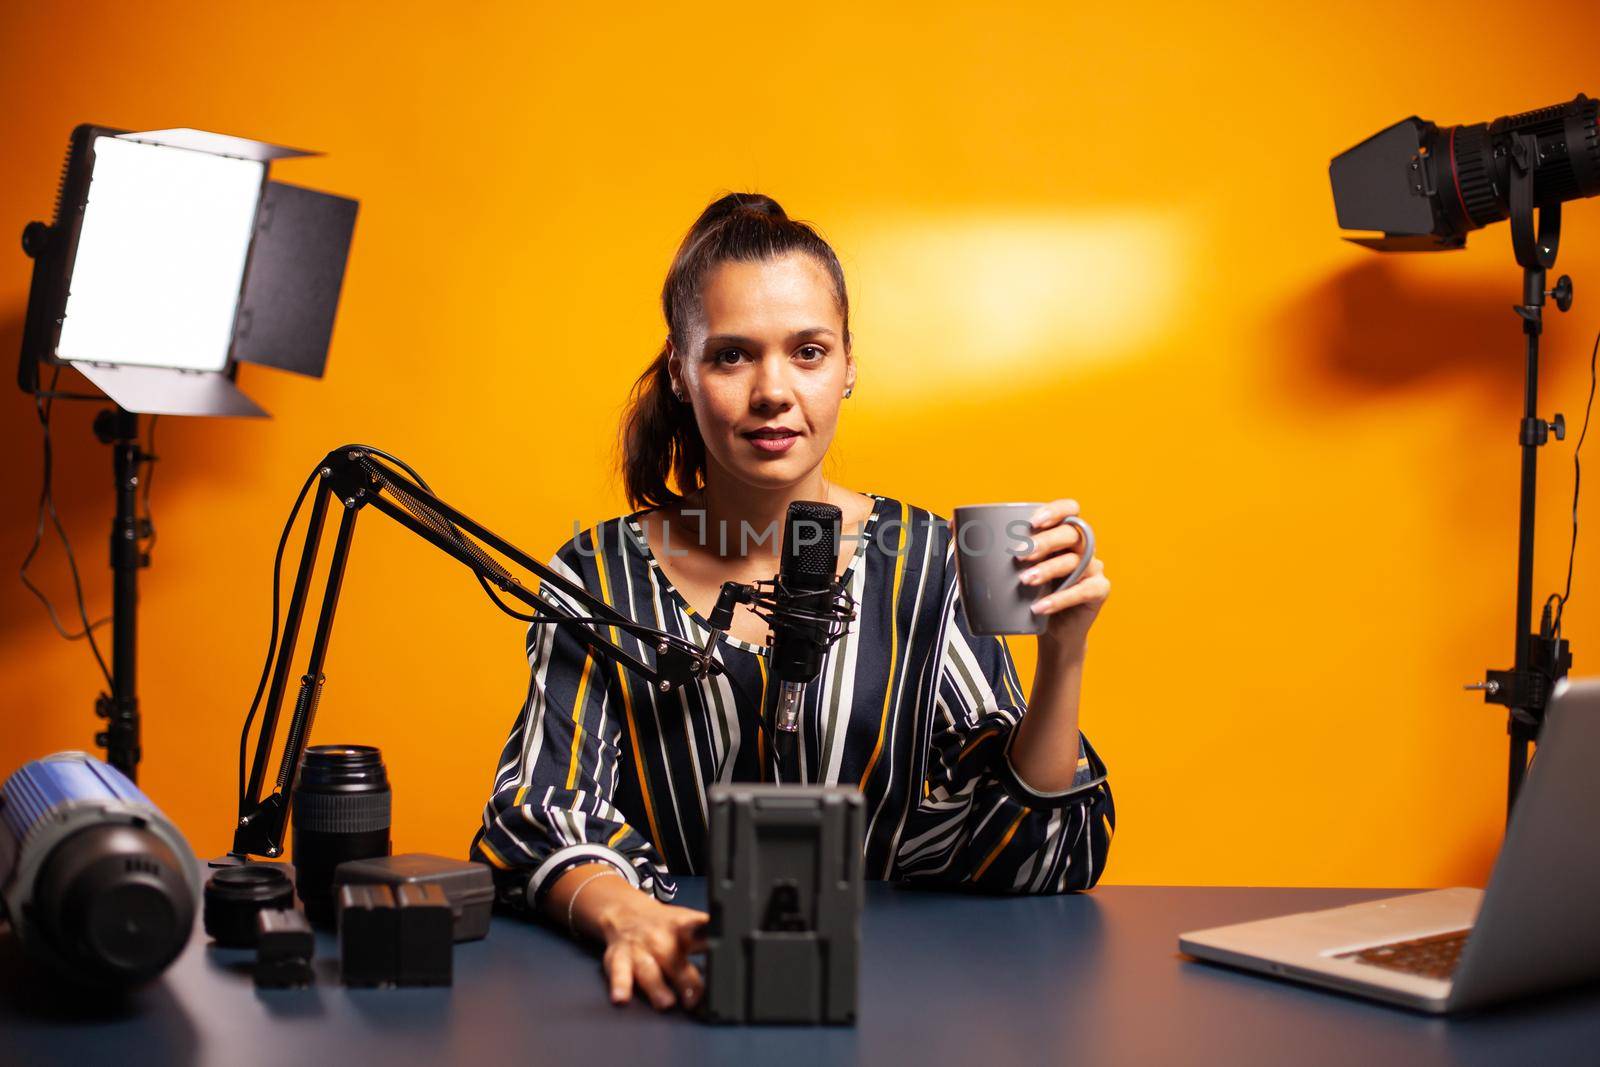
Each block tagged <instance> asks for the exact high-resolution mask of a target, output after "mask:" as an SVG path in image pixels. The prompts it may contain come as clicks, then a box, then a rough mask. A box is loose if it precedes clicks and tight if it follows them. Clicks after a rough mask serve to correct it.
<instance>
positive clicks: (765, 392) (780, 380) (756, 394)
mask: <svg viewBox="0 0 1600 1067" xmlns="http://www.w3.org/2000/svg"><path fill="white" fill-rule="evenodd" d="M750 402H751V404H752V405H754V406H756V407H787V406H788V405H789V404H791V403H793V402H794V389H793V387H792V385H791V383H790V381H789V361H788V360H786V359H783V358H781V357H778V358H768V359H763V360H762V361H761V363H760V364H759V365H758V366H757V367H756V375H755V381H754V382H753V383H752V384H751V386H750Z"/></svg>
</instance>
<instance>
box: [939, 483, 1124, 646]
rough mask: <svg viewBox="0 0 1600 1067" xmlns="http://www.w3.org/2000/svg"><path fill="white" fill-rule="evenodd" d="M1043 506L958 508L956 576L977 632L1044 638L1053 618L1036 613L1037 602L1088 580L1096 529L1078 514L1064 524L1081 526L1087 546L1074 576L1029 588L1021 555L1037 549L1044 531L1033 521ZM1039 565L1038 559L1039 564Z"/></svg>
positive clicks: (1082, 547) (1083, 546)
mask: <svg viewBox="0 0 1600 1067" xmlns="http://www.w3.org/2000/svg"><path fill="white" fill-rule="evenodd" d="M1042 507H1044V504H1043V503H1038V504H972V505H969V506H967V507H959V508H956V511H955V528H956V535H955V536H956V575H957V578H958V580H959V581H960V583H961V607H962V609H963V610H964V611H965V612H966V613H967V628H968V629H969V630H971V631H972V632H973V633H974V634H983V635H988V636H997V635H1000V634H1042V633H1044V632H1045V628H1046V627H1048V626H1049V625H1050V617H1049V616H1048V615H1035V614H1034V613H1033V602H1034V601H1035V600H1038V599H1039V598H1040V597H1042V596H1048V595H1049V594H1051V593H1054V592H1056V591H1057V590H1059V589H1065V588H1066V587H1067V586H1069V585H1071V584H1072V583H1073V582H1076V581H1077V580H1078V579H1079V578H1082V577H1083V575H1084V572H1085V571H1087V570H1088V569H1089V564H1090V563H1091V562H1092V561H1093V560H1094V530H1093V529H1091V528H1090V526H1089V524H1088V523H1086V522H1084V521H1083V520H1082V519H1080V518H1078V517H1077V516H1076V515H1071V516H1068V517H1067V518H1065V519H1062V520H1061V521H1062V522H1063V523H1066V524H1070V525H1072V526H1075V527H1077V529H1078V533H1079V534H1081V535H1082V538H1083V540H1082V543H1081V544H1079V545H1077V546H1076V547H1075V548H1074V549H1073V551H1075V552H1077V553H1078V554H1079V555H1080V556H1081V557H1082V558H1081V559H1080V560H1079V562H1078V566H1077V567H1076V568H1074V569H1073V571H1072V573H1071V574H1069V575H1067V576H1066V577H1065V578H1062V579H1061V580H1059V581H1057V582H1055V583H1045V584H1043V585H1023V584H1022V572H1023V571H1024V570H1026V569H1027V568H1026V567H1023V566H1020V565H1018V563H1017V557H1018V556H1020V555H1023V554H1025V553H1027V552H1030V551H1032V549H1033V548H1034V547H1035V539H1036V538H1037V536H1038V534H1040V533H1043V532H1044V531H1043V530H1037V531H1036V530H1034V529H1033V523H1032V521H1031V517H1032V515H1033V513H1034V512H1036V511H1038V510H1039V509H1040V508H1042ZM1035 562H1037V561H1035Z"/></svg>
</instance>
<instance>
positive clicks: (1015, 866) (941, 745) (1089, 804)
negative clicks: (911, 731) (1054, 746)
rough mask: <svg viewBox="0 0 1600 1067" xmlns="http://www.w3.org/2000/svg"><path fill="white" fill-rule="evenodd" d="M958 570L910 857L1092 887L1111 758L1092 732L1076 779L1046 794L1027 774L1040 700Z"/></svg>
mask: <svg viewBox="0 0 1600 1067" xmlns="http://www.w3.org/2000/svg"><path fill="white" fill-rule="evenodd" d="M949 574H950V577H949V578H947V581H946V585H945V593H946V598H945V603H946V612H945V616H944V627H943V645H942V648H941V651H940V654H939V671H938V685H937V694H936V696H935V699H934V705H933V709H932V718H933V722H932V729H931V731H930V744H929V750H928V752H927V759H926V764H927V771H926V774H925V775H924V781H923V783H922V799H921V801H920V803H919V804H918V806H917V808H916V809H915V817H914V818H913V820H911V825H910V827H909V828H908V832H906V833H904V834H903V835H902V837H901V847H900V852H899V855H898V857H897V860H898V866H899V868H900V870H901V872H902V874H903V876H904V877H906V878H908V879H910V878H915V879H922V880H933V881H938V882H944V883H952V884H964V885H972V886H976V887H979V888H983V889H988V890H994V891H997V892H1006V893H1057V892H1064V891H1069V890H1082V889H1088V888H1090V887H1091V886H1093V885H1094V884H1095V883H1096V882H1097V881H1098V880H1099V878H1100V874H1101V872H1102V871H1103V870H1104V869H1105V863H1106V854H1107V852H1108V851H1109V849H1110V845H1111V837H1112V832H1113V830H1114V829H1115V826H1116V811H1115V808H1114V806H1113V804H1112V798H1111V788H1110V786H1109V785H1108V784H1107V781H1106V767H1105V764H1104V763H1103V762H1102V761H1101V759H1100V757H1099V755H1098V754H1097V753H1096V752H1095V750H1094V747H1093V746H1092V745H1091V744H1090V743H1089V739H1088V738H1087V737H1085V736H1084V735H1083V734H1082V732H1081V731H1080V733H1079V735H1078V766H1077V772H1076V775H1075V777H1074V780H1073V782H1072V784H1071V785H1070V786H1069V787H1068V788H1066V789H1064V790H1061V791H1060V792H1055V793H1042V792H1039V791H1037V790H1035V789H1033V788H1031V787H1030V786H1029V785H1028V784H1027V783H1026V782H1024V781H1023V780H1022V779H1021V778H1020V777H1019V776H1018V774H1017V772H1016V768H1015V766H1014V765H1013V763H1012V761H1011V746H1012V744H1013V742H1014V741H1015V739H1016V733H1017V726H1018V724H1019V723H1021V721H1022V717H1023V716H1024V715H1025V714H1027V710H1028V709H1027V702H1026V700H1025V699H1024V697H1023V694H1022V685H1021V682H1020V680H1019V679H1018V677H1017V669H1016V664H1015V663H1014V662H1013V661H1012V659H1011V652H1010V649H1009V648H1008V647H1007V645H1006V643H1005V639H1004V638H1002V637H993V636H979V635H975V634H973V633H972V631H971V630H970V629H969V627H968V625H967V621H966V613H965V612H964V611H963V610H962V609H961V605H960V600H959V591H958V590H957V589H956V588H955V583H954V577H953V575H954V566H953V564H952V565H951V566H950V567H949Z"/></svg>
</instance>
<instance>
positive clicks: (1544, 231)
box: [1466, 135, 1572, 821]
mask: <svg viewBox="0 0 1600 1067" xmlns="http://www.w3.org/2000/svg"><path fill="white" fill-rule="evenodd" d="M1538 151H1539V142H1538V139H1537V138H1536V137H1534V136H1532V135H1524V136H1520V137H1517V138H1516V139H1515V140H1514V141H1513V142H1512V150H1511V167H1510V186H1511V188H1510V207H1511V245H1512V249H1513V251H1514V252H1515V253H1516V257H1517V263H1518V264H1519V265H1521V267H1522V303H1521V304H1518V305H1514V306H1513V310H1515V311H1516V313H1517V315H1518V316H1520V317H1521V319H1522V333H1523V335H1524V337H1525V338H1526V341H1527V357H1526V368H1527V369H1526V375H1525V380H1524V385H1523V402H1522V421H1521V423H1520V425H1519V430H1518V441H1519V443H1520V445H1521V447H1522V487H1521V503H1520V508H1519V512H1518V523H1517V600H1516V644H1515V645H1514V646H1513V647H1514V649H1515V656H1514V664H1513V666H1512V668H1511V670H1509V671H1495V670H1491V671H1489V672H1488V673H1487V675H1486V676H1485V680H1484V681H1482V682H1477V683H1474V684H1472V685H1468V686H1467V687H1466V688H1467V689H1479V690H1482V691H1483V698H1484V700H1485V701H1487V702H1488V703H1491V704H1501V705H1504V706H1505V707H1506V708H1508V709H1509V712H1510V714H1509V717H1508V720H1507V723H1506V732H1507V733H1508V734H1509V735H1510V737H1511V741H1510V748H1511V751H1510V763H1509V771H1508V774H1507V780H1506V819H1507V821H1509V820H1510V818H1511V810H1512V808H1513V807H1514V806H1515V805H1516V802H1517V793H1518V792H1519V791H1520V790H1521V788H1522V780H1523V778H1524V777H1525V776H1526V774H1527V770H1528V746H1529V744H1530V743H1536V742H1537V741H1538V739H1539V728H1540V726H1542V725H1543V723H1544V711H1545V705H1546V704H1547V702H1548V701H1549V698H1550V693H1551V690H1552V689H1553V688H1554V687H1555V683H1556V682H1557V681H1558V680H1559V679H1561V678H1563V677H1565V676H1566V673H1567V671H1568V669H1569V668H1570V667H1571V666H1572V653H1571V650H1570V648H1569V647H1568V644H1567V642H1566V641H1565V640H1564V639H1562V638H1561V637H1560V636H1559V634H1557V633H1556V632H1554V630H1553V628H1552V624H1551V619H1550V612H1549V610H1548V607H1547V608H1546V610H1545V612H1544V614H1543V618H1542V619H1541V622H1540V626H1539V631H1538V632H1537V633H1535V632H1533V539H1534V531H1535V523H1534V507H1535V503H1536V494H1535V488H1536V486H1537V482H1538V471H1539V449H1540V447H1541V446H1543V445H1544V444H1545V443H1546V442H1547V441H1548V440H1549V437H1550V434H1551V432H1552V431H1553V432H1554V433H1555V436H1556V440H1558V441H1559V440H1562V439H1564V438H1565V437H1566V420H1565V419H1564V418H1563V417H1562V416H1561V415H1556V416H1555V418H1554V419H1553V420H1551V421H1549V422H1546V421H1545V420H1544V419H1542V418H1540V417H1539V415H1538V399H1539V336H1540V334H1541V333H1542V332H1543V330H1544V304H1545V299H1546V298H1547V297H1553V298H1554V300H1555V305H1556V308H1557V310H1559V311H1563V312H1564V311H1566V310H1567V309H1568V308H1570V307H1571V306H1572V281H1571V279H1570V278H1568V277H1566V276H1565V275H1562V276H1561V277H1560V278H1559V279H1557V281H1556V286H1555V288H1554V289H1551V290H1546V289H1545V287H1544V285H1545V273H1546V272H1547V271H1548V270H1549V269H1550V268H1551V267H1553V266H1554V265H1555V260H1556V250H1557V247H1558V245H1559V243H1560V239H1561V204H1560V203H1553V204H1547V205H1546V206H1545V207H1544V208H1543V209H1542V210H1541V211H1539V213H1538V219H1537V227H1536V226H1535V209H1534V182H1533V171H1534V166H1535V163H1536V160H1537V154H1538Z"/></svg>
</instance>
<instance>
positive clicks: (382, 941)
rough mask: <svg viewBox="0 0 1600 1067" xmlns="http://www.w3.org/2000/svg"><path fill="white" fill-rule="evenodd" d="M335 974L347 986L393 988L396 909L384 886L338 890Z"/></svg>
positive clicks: (396, 960)
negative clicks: (336, 966)
mask: <svg viewBox="0 0 1600 1067" xmlns="http://www.w3.org/2000/svg"><path fill="white" fill-rule="evenodd" d="M338 905H339V971H340V977H341V978H342V980H343V981H344V984H345V985H348V986H380V985H393V984H394V983H395V981H396V980H397V976H398V972H399V966H398V964H399V946H400V938H399V932H400V928H399V909H397V908H396V907H395V899H394V891H393V890H391V889H390V888H389V887H388V886H386V885H345V886H340V887H339V895H338Z"/></svg>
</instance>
